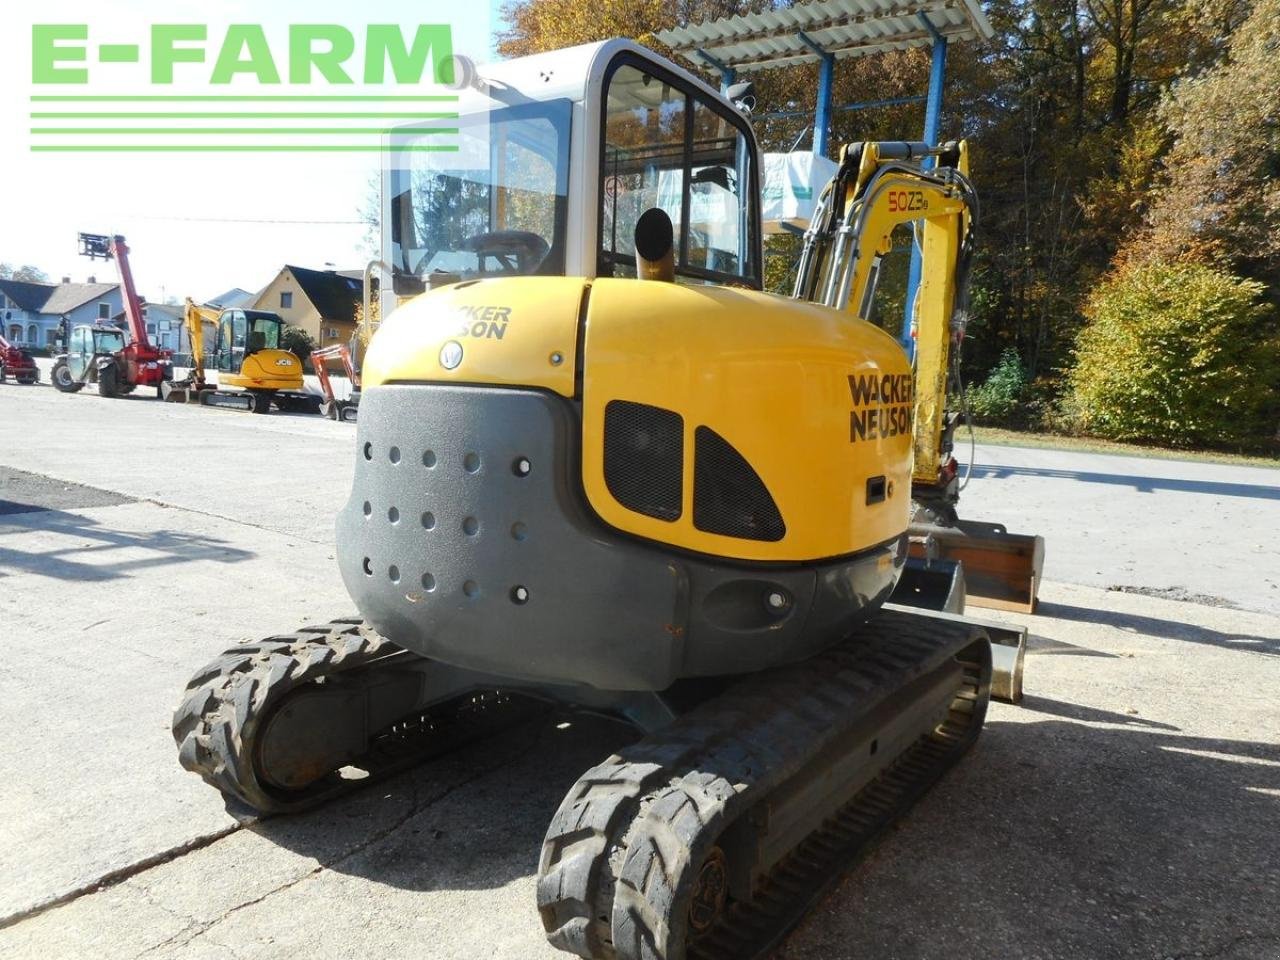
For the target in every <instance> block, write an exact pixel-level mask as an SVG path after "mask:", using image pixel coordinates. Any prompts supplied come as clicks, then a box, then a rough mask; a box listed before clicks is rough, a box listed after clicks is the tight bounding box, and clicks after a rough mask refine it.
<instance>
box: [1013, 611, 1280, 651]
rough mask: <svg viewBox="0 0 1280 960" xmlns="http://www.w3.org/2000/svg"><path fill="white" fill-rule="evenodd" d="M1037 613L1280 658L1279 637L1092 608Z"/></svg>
mask: <svg viewBox="0 0 1280 960" xmlns="http://www.w3.org/2000/svg"><path fill="white" fill-rule="evenodd" d="M1036 612H1037V613H1038V614H1039V615H1041V616H1045V617H1053V618H1055V619H1058V620H1072V621H1075V622H1076V623H1096V624H1099V625H1101V626H1107V627H1115V628H1116V629H1117V630H1132V631H1133V632H1135V633H1141V634H1143V635H1145V636H1148V637H1160V638H1163V639H1167V640H1185V641H1187V642H1188V643H1203V644H1206V645H1208V646H1211V647H1221V648H1223V649H1225V650H1240V651H1244V652H1249V653H1260V654H1263V655H1264V656H1273V657H1274V656H1280V637H1260V636H1255V635H1253V634H1248V633H1224V632H1223V631H1221V630H1212V629H1210V628H1208V627H1201V626H1198V625H1196V624H1194V623H1183V622H1181V621H1178V620H1164V619H1161V618H1159V617H1148V616H1143V615H1142V614H1137V613H1122V612H1120V611H1118V610H1095V609H1092V608H1090V607H1077V606H1074V605H1072V604H1067V603H1048V602H1041V603H1040V605H1039V607H1038V608H1037V610H1036Z"/></svg>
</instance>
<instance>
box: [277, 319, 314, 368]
mask: <svg viewBox="0 0 1280 960" xmlns="http://www.w3.org/2000/svg"><path fill="white" fill-rule="evenodd" d="M315 348H316V341H315V339H314V338H313V337H312V336H311V334H309V333H307V331H305V330H303V329H302V328H301V327H295V326H294V325H293V324H291V323H286V324H285V325H284V329H283V330H281V331H280V349H282V350H288V351H289V352H290V353H292V354H293V355H294V356H295V357H297V358H298V359H299V360H301V361H302V362H303V363H304V364H305V363H306V362H307V357H309V356H311V351H312V350H314V349H315Z"/></svg>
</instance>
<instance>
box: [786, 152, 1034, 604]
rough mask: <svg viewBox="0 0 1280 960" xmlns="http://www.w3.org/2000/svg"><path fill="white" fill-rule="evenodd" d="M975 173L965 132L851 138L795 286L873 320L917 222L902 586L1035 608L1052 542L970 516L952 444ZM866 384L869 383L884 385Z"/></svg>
mask: <svg viewBox="0 0 1280 960" xmlns="http://www.w3.org/2000/svg"><path fill="white" fill-rule="evenodd" d="M925 163H929V164H930V166H925ZM968 173H969V151H968V145H967V144H966V143H965V142H963V141H960V142H948V143H944V144H941V145H939V146H930V145H928V144H925V143H919V142H910V141H891V142H884V143H853V144H849V145H847V146H846V147H845V148H844V149H843V150H842V151H841V156H840V166H839V168H838V169H837V172H836V174H835V176H834V177H833V178H832V179H831V181H830V182H829V183H828V184H827V186H826V188H825V189H824V190H823V192H822V195H821V198H820V200H819V203H818V206H817V209H816V210H815V212H814V216H813V220H812V222H811V224H810V227H809V230H808V231H807V232H806V233H805V244H804V249H803V252H802V254H801V259H800V267H799V270H798V273H797V277H796V284H795V289H794V292H793V296H794V297H795V298H796V299H801V300H815V301H817V302H819V303H822V304H824V305H826V306H830V307H834V308H836V309H840V310H848V311H850V312H852V313H853V314H854V315H856V316H857V317H859V318H860V319H863V320H868V321H869V320H871V319H872V314H873V309H874V304H875V292H876V285H877V282H878V281H879V278H880V276H881V267H882V261H883V258H884V257H885V256H886V255H888V253H889V252H890V250H891V249H892V234H893V231H894V229H895V228H897V227H899V226H902V225H908V224H909V225H910V226H911V228H912V231H913V242H915V243H917V244H919V246H920V249H921V253H922V263H923V271H922V278H921V284H920V288H919V291H918V293H917V296H916V300H915V302H914V303H913V304H911V321H910V323H911V327H910V331H909V333H910V341H911V343H912V344H913V345H914V357H913V365H912V366H913V373H914V386H913V397H912V403H913V405H914V417H913V421H912V453H913V465H912V472H911V495H912V499H913V500H914V501H915V504H916V507H915V511H914V523H913V525H912V528H911V551H912V557H913V563H912V565H911V568H910V569H909V571H908V573H907V576H906V577H905V579H906V583H905V584H904V585H903V586H902V587H900V593H902V594H904V595H908V596H915V597H917V598H918V597H919V596H920V595H921V594H926V593H927V594H929V595H936V596H941V597H948V596H956V597H963V596H964V595H965V594H966V593H967V595H968V597H969V599H971V600H972V601H973V602H974V603H975V604H978V605H980V606H981V605H985V606H993V607H999V608H1004V609H1013V610H1026V611H1027V612H1031V611H1033V610H1034V609H1035V603H1036V590H1037V587H1038V584H1039V581H1040V576H1041V570H1042V568H1043V565H1044V541H1043V540H1042V539H1041V538H1040V537H1036V536H1026V535H1019V534H1010V533H1008V531H1006V530H1005V529H1004V527H1002V526H999V525H998V524H991V523H974V522H966V521H962V520H960V519H959V518H958V517H957V515H956V511H955V505H956V503H957V502H958V501H959V496H960V486H961V484H960V479H959V476H958V474H959V471H958V467H957V464H956V460H955V458H954V457H953V456H952V455H951V451H952V442H953V441H952V432H953V430H954V428H955V426H956V424H957V422H958V421H959V420H960V413H959V412H958V411H956V410H954V409H953V406H954V403H955V399H956V398H955V397H953V391H952V390H950V389H949V387H950V384H951V383H952V382H953V378H952V371H953V370H954V369H958V360H959V349H960V345H961V343H962V342H963V340H964V333H965V324H966V322H967V319H968V285H969V275H970V269H971V264H972V257H973V244H974V227H975V223H976V219H977V211H978V197H977V192H976V191H975V190H974V188H973V184H972V183H971V182H970V180H969V176H968ZM955 379H956V380H958V378H955ZM852 386H854V385H853V383H852V381H851V387H852ZM858 386H859V387H860V388H861V389H862V391H863V393H864V394H865V393H868V392H870V391H871V390H873V389H875V388H876V385H874V384H859V385H858ZM855 389H857V388H856V387H855ZM856 416H857V414H855V417H856ZM879 426H880V424H878V423H871V424H866V423H859V422H854V423H853V424H852V425H851V430H852V431H853V432H855V433H857V432H860V431H861V432H863V433H865V432H866V431H868V430H874V429H876V428H878V427H879ZM958 564H963V575H964V580H963V583H964V585H965V588H966V589H963V590H957V589H956V588H955V585H954V584H952V583H951V581H952V580H954V578H955V575H956V569H957V565H958Z"/></svg>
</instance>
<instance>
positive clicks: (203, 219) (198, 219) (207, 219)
mask: <svg viewBox="0 0 1280 960" xmlns="http://www.w3.org/2000/svg"><path fill="white" fill-rule="evenodd" d="M137 219H138V220H175V221H180V223H252V224H289V225H302V227H315V225H319V227H326V225H329V227H333V225H338V227H347V225H358V227H366V225H369V221H367V220H252V219H244V218H237V216H138V218H137Z"/></svg>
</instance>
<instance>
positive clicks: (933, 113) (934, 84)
mask: <svg viewBox="0 0 1280 960" xmlns="http://www.w3.org/2000/svg"><path fill="white" fill-rule="evenodd" d="M920 21H921V23H923V24H924V27H925V29H926V30H928V31H929V35H930V36H931V37H933V50H932V54H933V57H932V62H931V63H930V67H929V93H928V96H927V97H926V98H925V106H924V142H925V143H927V144H929V146H931V147H936V146H937V145H938V128H939V126H940V125H941V123H942V86H943V82H944V80H945V79H946V73H947V38H946V37H944V36H943V35H942V34H941V33H939V32H938V28H937V27H935V26H934V25H933V21H932V20H930V19H929V16H928V14H925V13H921V14H920ZM933 163H934V160H933V158H932V157H925V158H924V160H923V161H922V162H921V166H922V167H924V168H925V169H926V170H927V169H928V168H930V167H932V166H933ZM919 289H920V249H919V248H918V247H917V246H916V245H915V244H914V243H913V244H912V245H911V266H910V267H909V268H908V270H907V302H906V305H905V309H904V316H903V318H902V346H903V347H904V348H905V349H906V351H907V353H908V354H909V355H910V356H912V357H914V356H915V343H914V341H913V340H912V339H911V313H912V307H913V306H914V304H915V302H916V291H918V290H919Z"/></svg>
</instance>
